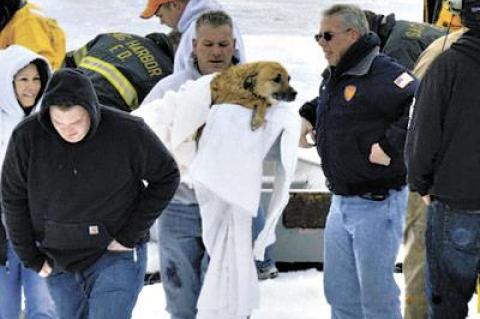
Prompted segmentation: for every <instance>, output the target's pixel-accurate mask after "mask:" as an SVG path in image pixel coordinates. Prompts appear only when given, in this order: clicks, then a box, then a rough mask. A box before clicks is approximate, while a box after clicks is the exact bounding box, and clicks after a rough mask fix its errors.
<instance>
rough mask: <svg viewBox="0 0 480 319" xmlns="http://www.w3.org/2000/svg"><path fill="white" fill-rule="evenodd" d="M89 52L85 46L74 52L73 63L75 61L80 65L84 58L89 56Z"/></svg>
mask: <svg viewBox="0 0 480 319" xmlns="http://www.w3.org/2000/svg"><path fill="white" fill-rule="evenodd" d="M87 53H88V50H87V46H85V45H84V46H83V47H81V48H80V49H78V50H77V51H75V52H73V61H75V65H80V63H82V60H83V58H84V57H86V56H87Z"/></svg>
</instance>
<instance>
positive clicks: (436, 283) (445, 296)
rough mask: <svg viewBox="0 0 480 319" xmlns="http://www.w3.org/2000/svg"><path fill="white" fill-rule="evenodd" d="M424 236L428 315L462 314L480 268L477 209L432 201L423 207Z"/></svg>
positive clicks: (449, 317) (437, 318) (434, 318)
mask: <svg viewBox="0 0 480 319" xmlns="http://www.w3.org/2000/svg"><path fill="white" fill-rule="evenodd" d="M425 240H426V246H427V273H426V275H427V277H426V278H427V280H426V285H427V299H428V306H429V307H428V308H429V309H428V318H430V319H443V318H445V319H457V318H458V319H460V318H462V319H463V318H466V317H467V315H468V301H469V300H470V298H471V297H472V295H473V292H474V291H475V280H476V278H477V274H478V272H479V271H480V266H479V265H480V210H478V211H466V210H459V209H452V208H450V207H449V206H448V205H445V204H443V203H441V202H439V201H434V202H433V203H432V204H431V205H429V207H428V209H427V232H426V238H425Z"/></svg>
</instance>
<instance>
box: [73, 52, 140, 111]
mask: <svg viewBox="0 0 480 319" xmlns="http://www.w3.org/2000/svg"><path fill="white" fill-rule="evenodd" d="M79 67H82V68H85V69H89V70H91V71H94V72H97V73H99V74H101V75H102V76H103V77H104V78H105V79H107V81H108V82H110V84H111V85H113V87H114V88H115V89H116V90H117V91H118V93H119V94H120V95H121V96H122V98H123V100H124V101H125V103H127V105H128V106H129V107H130V109H131V110H134V109H136V108H137V107H138V96H137V91H136V90H135V88H134V87H133V85H132V84H131V83H130V81H129V80H128V79H127V78H126V77H125V76H124V75H123V74H122V73H121V72H120V71H118V69H117V68H116V67H115V66H113V65H112V64H110V63H108V62H105V61H102V60H100V59H97V58H95V57H92V56H87V57H85V58H84V59H82V63H80V65H79Z"/></svg>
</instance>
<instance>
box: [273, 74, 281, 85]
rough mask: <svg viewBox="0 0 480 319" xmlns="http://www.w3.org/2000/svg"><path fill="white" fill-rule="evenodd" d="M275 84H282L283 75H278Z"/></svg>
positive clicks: (274, 80)
mask: <svg viewBox="0 0 480 319" xmlns="http://www.w3.org/2000/svg"><path fill="white" fill-rule="evenodd" d="M273 82H275V83H280V82H282V75H281V74H278V75H277V76H276V77H275V79H273Z"/></svg>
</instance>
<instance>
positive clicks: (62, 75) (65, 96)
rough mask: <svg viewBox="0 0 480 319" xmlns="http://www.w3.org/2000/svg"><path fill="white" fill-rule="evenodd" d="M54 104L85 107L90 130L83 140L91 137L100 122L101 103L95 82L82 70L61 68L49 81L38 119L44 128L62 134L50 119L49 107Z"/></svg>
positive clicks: (55, 133)
mask: <svg viewBox="0 0 480 319" xmlns="http://www.w3.org/2000/svg"><path fill="white" fill-rule="evenodd" d="M52 105H61V106H67V107H68V106H75V105H80V106H82V107H84V108H85V109H86V110H87V112H88V114H89V116H90V130H89V131H88V133H87V135H86V136H85V138H84V139H83V140H88V139H89V138H91V137H92V136H93V135H94V134H95V132H96V130H97V128H98V125H99V124H100V118H101V116H100V104H99V103H98V98H97V94H96V93H95V90H94V88H93V84H92V82H91V81H90V79H88V77H87V76H86V75H84V74H83V72H82V71H81V70H77V69H60V70H58V71H57V72H55V73H54V74H53V75H52V78H51V79H50V82H49V83H48V86H47V89H46V91H45V95H44V97H43V101H42V104H41V106H40V112H39V113H38V119H39V121H40V124H41V125H42V127H43V128H45V129H46V130H47V131H49V132H50V133H52V134H54V135H57V136H60V135H59V134H58V133H57V131H56V130H55V127H54V126H53V124H52V121H51V120H50V112H49V108H50V106H52Z"/></svg>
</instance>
